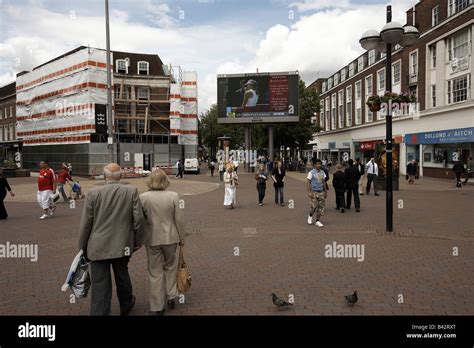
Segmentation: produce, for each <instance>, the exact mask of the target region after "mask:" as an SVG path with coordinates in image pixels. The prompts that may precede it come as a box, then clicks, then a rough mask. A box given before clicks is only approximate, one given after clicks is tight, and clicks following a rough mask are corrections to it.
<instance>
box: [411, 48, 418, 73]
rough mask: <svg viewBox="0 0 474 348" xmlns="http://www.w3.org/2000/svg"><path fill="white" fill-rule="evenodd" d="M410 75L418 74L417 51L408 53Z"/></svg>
mask: <svg viewBox="0 0 474 348" xmlns="http://www.w3.org/2000/svg"><path fill="white" fill-rule="evenodd" d="M410 75H418V51H415V52H411V53H410Z"/></svg>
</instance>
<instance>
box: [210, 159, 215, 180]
mask: <svg viewBox="0 0 474 348" xmlns="http://www.w3.org/2000/svg"><path fill="white" fill-rule="evenodd" d="M209 169H210V170H211V176H214V170H215V169H216V164H215V163H214V161H213V160H211V162H209Z"/></svg>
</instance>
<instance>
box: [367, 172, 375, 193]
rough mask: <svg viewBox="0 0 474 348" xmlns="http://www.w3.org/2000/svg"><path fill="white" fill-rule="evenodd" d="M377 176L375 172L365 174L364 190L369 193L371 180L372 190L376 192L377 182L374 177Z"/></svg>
mask: <svg viewBox="0 0 474 348" xmlns="http://www.w3.org/2000/svg"><path fill="white" fill-rule="evenodd" d="M376 178H377V175H375V174H367V188H366V190H365V192H366V193H370V185H371V184H372V182H373V183H374V192H375V193H377V183H376V181H375V179H376Z"/></svg>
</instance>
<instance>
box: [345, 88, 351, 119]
mask: <svg viewBox="0 0 474 348" xmlns="http://www.w3.org/2000/svg"><path fill="white" fill-rule="evenodd" d="M346 115H347V121H346V124H347V126H348V127H349V126H352V86H349V87H347V88H346Z"/></svg>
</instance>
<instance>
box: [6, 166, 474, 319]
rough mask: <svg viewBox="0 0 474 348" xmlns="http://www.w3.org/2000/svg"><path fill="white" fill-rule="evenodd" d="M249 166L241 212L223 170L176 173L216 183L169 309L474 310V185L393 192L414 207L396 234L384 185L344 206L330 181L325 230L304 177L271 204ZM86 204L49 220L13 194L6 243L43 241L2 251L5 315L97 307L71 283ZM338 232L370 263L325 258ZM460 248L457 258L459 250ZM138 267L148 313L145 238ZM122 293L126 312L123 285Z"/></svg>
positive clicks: (398, 217) (197, 221)
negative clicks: (26, 249)
mask: <svg viewBox="0 0 474 348" xmlns="http://www.w3.org/2000/svg"><path fill="white" fill-rule="evenodd" d="M239 174H240V178H241V180H240V182H241V185H240V186H239V188H238V192H237V202H238V203H237V207H236V209H234V210H227V209H225V208H224V207H223V205H222V204H223V198H224V188H223V186H222V183H220V182H219V179H218V176H217V177H210V176H209V175H206V174H202V175H199V176H187V177H185V179H184V180H175V181H173V187H172V188H173V189H174V190H176V191H179V192H180V193H184V192H187V191H189V189H188V188H187V187H186V185H191V184H192V183H194V182H196V183H198V184H199V185H198V184H196V185H198V186H199V187H208V188H209V187H210V186H206V185H207V184H213V187H217V189H214V190H211V191H209V190H207V191H206V192H204V193H200V194H192V195H190V196H182V197H183V199H184V200H185V219H186V226H187V233H188V237H187V240H186V259H187V263H188V264H189V267H190V269H191V273H192V277H193V283H192V287H191V290H190V291H189V292H188V293H187V294H185V297H184V299H185V301H186V303H185V304H179V305H178V306H177V308H176V309H175V310H173V311H170V312H169V313H168V314H169V315H214V314H221V315H249V314H251V315H295V314H298V315H333V314H341V315H361V314H363V315H375V314H381V315H392V314H401V315H403V314H421V315H430V314H440V315H444V314H460V315H468V314H471V315H472V314H473V313H474V303H473V302H472V299H473V298H474V276H473V275H472V264H473V263H474V253H472V250H473V247H474V230H473V227H472V221H471V220H470V217H471V215H472V212H471V211H469V207H472V198H473V192H472V190H470V189H466V190H465V189H464V188H463V189H460V190H454V189H453V190H446V191H444V190H437V189H436V188H437V187H440V185H436V182H435V183H434V185H433V186H432V188H431V189H430V190H416V189H404V188H403V187H402V190H400V191H398V192H395V193H394V201H395V202H397V201H398V200H399V199H402V200H403V202H404V207H403V209H398V208H397V209H395V211H394V221H395V233H393V234H388V233H385V232H384V224H385V215H384V209H385V198H384V196H383V195H381V196H379V197H375V196H373V195H369V196H363V197H361V201H362V211H361V212H360V213H356V212H355V211H354V210H351V211H349V212H347V213H345V214H341V213H339V212H338V211H336V210H335V209H334V206H335V205H334V201H335V200H334V192H333V191H332V190H331V191H330V193H329V197H328V201H327V214H326V215H325V217H324V219H323V222H324V224H325V227H324V228H318V227H316V226H314V225H312V226H309V225H308V224H307V222H306V217H307V212H308V204H309V203H308V199H307V194H306V189H305V186H304V180H303V181H302V180H299V179H297V178H293V176H292V175H289V177H288V179H287V181H286V187H285V199H286V200H289V199H291V200H293V203H294V208H293V209H290V208H288V207H281V206H277V205H275V204H274V203H272V200H273V187H271V186H270V185H268V188H267V197H266V198H265V204H264V206H262V207H259V206H258V204H257V191H256V188H255V180H254V179H253V176H252V175H247V174H244V173H239ZM127 181H130V180H128V179H127ZM440 182H442V183H443V182H446V181H443V180H440ZM14 185H15V186H16V185H17V183H14ZM203 185H204V186H203ZM198 192H199V191H198ZM381 193H383V192H381ZM81 208H82V202H81V201H79V202H78V205H77V207H76V209H69V208H68V206H67V205H66V204H62V205H60V206H59V208H58V210H57V214H56V215H55V216H54V217H53V218H51V219H49V220H45V221H39V220H38V219H37V218H38V214H39V213H40V212H39V211H38V207H37V205H36V204H35V203H30V202H17V201H9V202H7V209H8V211H9V214H10V216H11V218H9V219H8V220H7V221H0V243H5V242H6V241H9V242H11V243H37V244H38V246H39V260H38V262H30V261H29V260H25V259H0V267H1V268H0V269H1V270H2V271H1V276H0V314H6V315H38V314H46V315H49V314H61V315H63V314H64V315H72V314H73V315H88V313H89V308H90V304H89V303H90V299H89V298H87V299H81V300H77V302H76V303H74V304H71V303H69V293H63V292H61V291H60V287H61V285H62V284H63V282H64V278H65V277H66V273H67V271H68V269H69V265H70V263H71V261H72V258H73V257H74V255H75V254H76V252H77V249H76V248H77V247H76V245H77V226H78V223H79V220H80V213H81ZM333 242H336V243H339V244H360V245H363V246H364V251H365V253H364V261H362V262H358V261H357V260H356V259H355V258H327V257H325V247H326V245H328V244H332V243H333ZM454 247H456V248H457V250H458V253H459V255H458V256H453V248H454ZM235 248H238V251H239V256H236V255H235V250H236V249H235ZM130 274H131V277H132V281H133V284H134V289H135V294H136V296H137V305H136V308H135V309H134V310H133V312H132V315H149V314H150V313H149V307H148V293H149V291H148V276H147V273H146V255H145V250H144V249H143V248H142V249H140V250H139V251H138V252H137V253H136V254H134V256H133V257H132V260H131V263H130ZM353 290H358V292H359V295H360V300H359V303H358V304H357V305H355V306H354V307H353V308H351V307H347V306H346V305H345V303H344V298H343V296H344V295H346V294H348V293H349V292H352V291H353ZM271 292H276V293H277V294H278V295H280V296H281V297H287V296H288V295H290V294H292V295H294V299H295V304H294V306H293V308H291V309H289V310H286V311H281V310H278V309H277V308H275V307H274V306H273V305H272V303H271V298H270V293H271ZM400 295H403V303H399V298H400V297H399V296H400ZM113 301H114V307H113V308H114V313H115V314H118V305H117V300H116V296H115V294H114V297H113Z"/></svg>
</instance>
